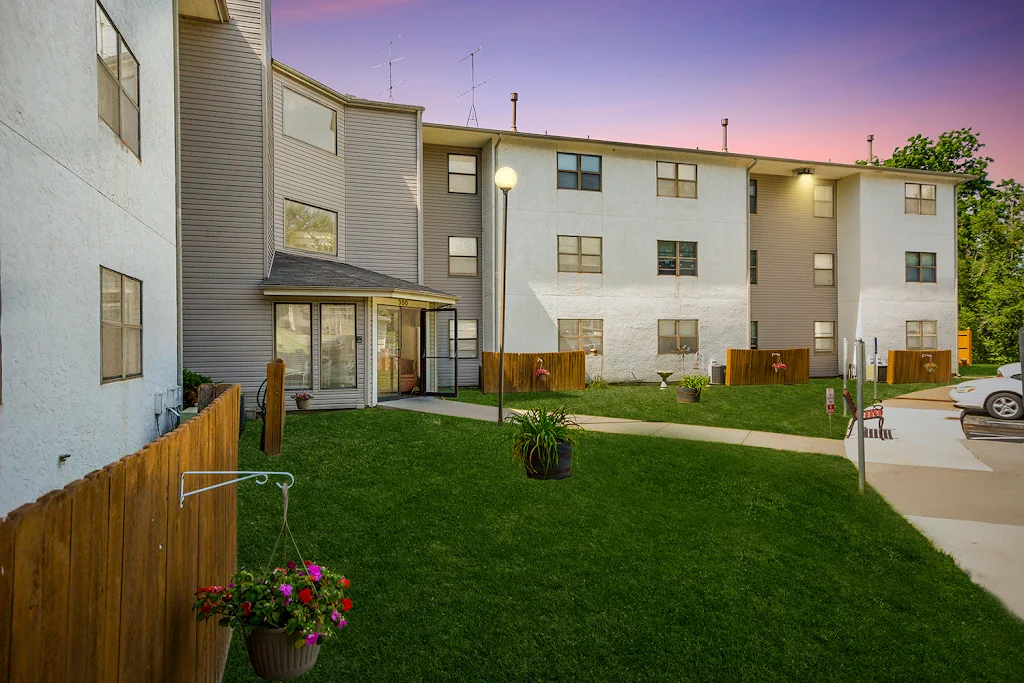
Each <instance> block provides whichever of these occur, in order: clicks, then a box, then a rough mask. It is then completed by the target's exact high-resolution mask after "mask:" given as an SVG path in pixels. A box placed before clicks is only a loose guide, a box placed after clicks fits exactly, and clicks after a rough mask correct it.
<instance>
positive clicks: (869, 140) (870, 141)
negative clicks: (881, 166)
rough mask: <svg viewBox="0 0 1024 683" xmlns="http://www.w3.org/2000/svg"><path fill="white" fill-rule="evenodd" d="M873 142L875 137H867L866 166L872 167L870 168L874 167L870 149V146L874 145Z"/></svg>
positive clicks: (873, 158) (873, 156)
mask: <svg viewBox="0 0 1024 683" xmlns="http://www.w3.org/2000/svg"><path fill="white" fill-rule="evenodd" d="M874 142H875V136H874V135H869V136H868V164H869V165H872V166H874V165H875V155H874V154H873V153H872V149H871V148H872V146H873V145H874Z"/></svg>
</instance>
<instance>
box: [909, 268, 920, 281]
mask: <svg viewBox="0 0 1024 683" xmlns="http://www.w3.org/2000/svg"><path fill="white" fill-rule="evenodd" d="M920 281H921V269H920V268H907V282H920Z"/></svg>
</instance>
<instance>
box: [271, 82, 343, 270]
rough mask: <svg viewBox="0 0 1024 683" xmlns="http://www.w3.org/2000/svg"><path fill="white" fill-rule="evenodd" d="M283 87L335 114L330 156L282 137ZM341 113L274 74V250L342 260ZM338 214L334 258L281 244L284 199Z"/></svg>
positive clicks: (325, 100) (330, 103)
mask: <svg viewBox="0 0 1024 683" xmlns="http://www.w3.org/2000/svg"><path fill="white" fill-rule="evenodd" d="M283 88H289V89H290V90H292V91H294V92H297V93H299V94H300V95H303V96H305V97H308V98H309V99H311V100H313V101H314V102H317V103H319V104H322V105H323V106H325V107H327V108H328V109H333V110H334V111H335V112H337V122H338V125H337V131H336V135H337V143H338V153H337V154H331V153H330V152H327V151H325V150H322V149H320V148H319V147H315V146H313V145H310V144H308V143H306V142H303V141H301V140H296V139H295V138H292V137H288V136H287V135H285V134H284V130H283V125H284V119H283V111H284V105H283V97H284V95H283V93H282V89H283ZM344 122H345V111H344V108H343V107H342V106H341V105H340V104H338V103H337V102H333V101H332V100H329V99H328V98H326V97H324V96H322V95H320V94H319V93H317V92H316V91H314V90H312V89H310V88H308V87H306V86H305V85H302V84H301V83H298V82H297V81H295V80H293V79H292V78H289V77H288V76H286V75H284V74H281V73H279V72H275V73H274V162H275V163H274V219H273V220H274V236H275V241H276V243H277V244H276V247H277V248H278V249H284V250H287V251H294V252H295V253H298V254H303V255H306V256H316V257H319V258H326V259H330V260H333V261H345V152H344V144H345V137H344V130H345V123H344ZM285 199H290V200H292V201H296V202H301V203H303V204H308V205H311V206H316V207H318V208H321V209H326V210H328V211H334V212H336V213H337V214H338V238H337V240H338V242H337V246H338V251H337V256H333V255H330V254H318V253H314V252H309V251H302V250H294V249H288V248H287V247H286V246H285V243H284V200H285Z"/></svg>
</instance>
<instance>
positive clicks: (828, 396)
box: [825, 387, 836, 415]
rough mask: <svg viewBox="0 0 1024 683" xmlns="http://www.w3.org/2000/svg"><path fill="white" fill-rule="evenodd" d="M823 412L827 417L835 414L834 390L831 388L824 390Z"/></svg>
mask: <svg viewBox="0 0 1024 683" xmlns="http://www.w3.org/2000/svg"><path fill="white" fill-rule="evenodd" d="M825 410H827V411H828V414H829V415H834V414H835V412H836V390H835V389H833V388H832V387H829V388H828V389H825Z"/></svg>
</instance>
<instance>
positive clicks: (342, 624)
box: [338, 619, 348, 628]
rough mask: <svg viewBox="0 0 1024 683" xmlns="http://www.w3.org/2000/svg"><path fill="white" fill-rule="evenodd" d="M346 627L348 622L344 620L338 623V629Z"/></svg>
mask: <svg viewBox="0 0 1024 683" xmlns="http://www.w3.org/2000/svg"><path fill="white" fill-rule="evenodd" d="M346 626H348V622H347V621H345V620H344V619H341V620H339V621H338V628H345V627H346Z"/></svg>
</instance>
